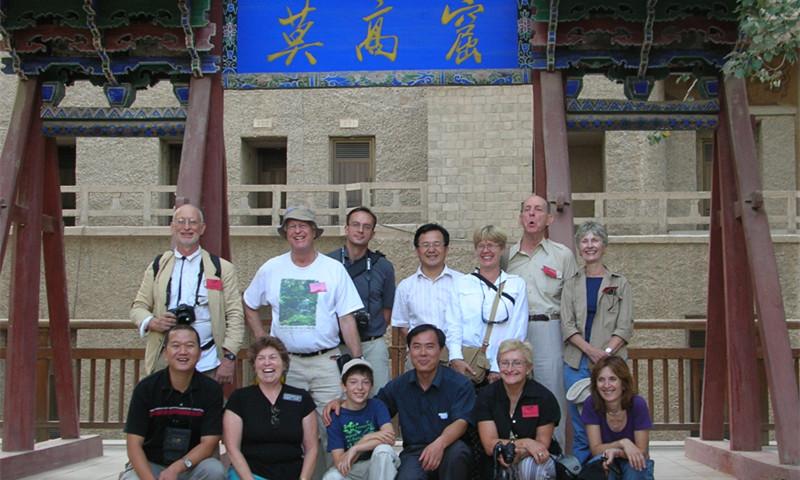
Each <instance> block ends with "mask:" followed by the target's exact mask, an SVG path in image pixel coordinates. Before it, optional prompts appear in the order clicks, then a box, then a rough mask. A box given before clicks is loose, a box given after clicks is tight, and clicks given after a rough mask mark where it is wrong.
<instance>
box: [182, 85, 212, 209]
mask: <svg viewBox="0 0 800 480" xmlns="http://www.w3.org/2000/svg"><path fill="white" fill-rule="evenodd" d="M210 104H211V77H209V76H206V77H203V78H194V77H193V78H192V79H191V81H190V82H189V110H188V112H187V113H186V115H187V116H186V130H185V132H184V134H183V149H182V150H181V166H180V169H179V170H178V185H177V187H176V191H175V206H176V207H178V206H181V205H184V204H187V203H191V204H193V205H197V206H199V205H202V198H203V197H202V194H203V192H202V188H203V171H204V170H203V168H204V166H205V156H206V138H207V135H208V122H209V118H208V115H209V108H210Z"/></svg>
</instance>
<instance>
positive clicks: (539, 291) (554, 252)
mask: <svg viewBox="0 0 800 480" xmlns="http://www.w3.org/2000/svg"><path fill="white" fill-rule="evenodd" d="M519 223H520V225H521V226H522V229H523V234H522V239H520V241H519V242H518V243H516V244H515V245H512V246H511V249H510V250H509V252H508V269H507V271H508V272H509V273H514V274H516V275H519V276H521V277H522V278H524V279H525V283H526V284H527V287H528V313H529V317H528V341H529V342H530V343H531V345H532V346H533V376H534V378H535V379H536V381H537V382H539V383H541V384H542V385H544V386H545V387H547V388H548V389H549V390H550V391H551V392H552V393H553V395H555V397H556V399H557V400H558V405H559V407H560V408H561V412H562V416H563V415H564V413H565V412H566V411H567V402H566V395H565V392H564V374H563V368H564V367H563V363H564V360H563V348H564V344H563V342H562V340H561V321H560V318H561V317H560V312H561V288H562V287H563V285H564V280H565V279H567V278H570V277H571V276H573V275H574V274H575V272H577V270H578V265H577V263H576V262H575V255H574V254H573V253H572V250H570V249H569V248H568V247H566V246H564V245H562V244H560V243H557V242H554V241H552V240H549V239H547V238H545V235H546V233H547V227H549V226H550V224H551V223H553V215H552V214H551V213H550V204H548V203H547V200H545V199H544V198H542V197H540V196H538V195H531V196H530V197H528V198H527V200H525V201H524V202H522V206H521V209H520V213H519ZM556 439H557V440H558V441H559V443H560V444H561V445H562V446H563V445H564V422H562V423H561V424H560V425H559V426H558V427H557V428H556Z"/></svg>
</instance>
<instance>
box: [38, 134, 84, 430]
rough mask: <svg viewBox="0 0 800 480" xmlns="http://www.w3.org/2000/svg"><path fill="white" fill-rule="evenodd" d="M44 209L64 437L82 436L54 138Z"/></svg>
mask: <svg viewBox="0 0 800 480" xmlns="http://www.w3.org/2000/svg"><path fill="white" fill-rule="evenodd" d="M42 188H43V190H44V200H43V201H44V204H43V212H44V215H45V219H46V220H47V225H45V228H44V232H43V234H42V237H43V238H42V242H43V245H44V273H45V283H46V286H47V306H48V311H49V314H50V344H51V345H52V348H53V374H54V376H55V383H56V407H57V409H58V421H59V430H60V434H61V438H78V437H80V426H79V418H78V405H77V402H76V399H75V383H74V381H73V376H72V354H71V352H70V349H71V348H72V345H71V338H70V337H71V335H70V329H69V301H68V296H67V268H66V261H65V255H64V220H63V218H62V216H61V188H60V182H59V179H58V150H57V147H56V142H55V139H53V138H48V139H47V141H46V144H45V173H44V182H43V187H42Z"/></svg>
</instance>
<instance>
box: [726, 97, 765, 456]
mask: <svg viewBox="0 0 800 480" xmlns="http://www.w3.org/2000/svg"><path fill="white" fill-rule="evenodd" d="M726 114H727V112H726V111H725V110H723V111H721V112H720V123H721V124H723V125H725V120H726V119H725V117H726ZM718 130H719V131H718V132H717V140H719V141H718V142H717V143H718V144H719V145H718V146H717V149H716V153H717V158H715V160H718V162H717V164H718V169H719V176H718V179H719V187H720V188H719V196H720V197H719V198H720V202H719V205H720V224H721V226H722V256H723V260H722V265H723V270H724V277H725V281H724V284H725V322H726V325H725V332H726V339H727V345H726V346H727V358H728V372H727V373H728V412H729V414H728V422H729V423H730V432H731V433H730V440H731V450H750V451H752V450H760V449H761V448H760V439H759V430H760V429H761V415H760V413H761V412H760V410H759V407H758V400H759V398H758V395H755V394H754V393H755V392H757V391H758V378H757V377H756V372H757V371H758V364H757V363H756V345H755V326H754V325H753V287H752V285H751V281H750V268H749V267H748V265H747V260H746V259H747V249H746V248H745V241H744V231H743V230H742V224H741V222H740V221H739V220H738V219H737V218H736V213H735V210H736V205H737V202H738V201H739V199H738V198H737V196H736V175H735V173H734V171H733V165H732V162H731V157H730V135H729V133H730V132H728V130H727V127H726V126H723V127H721V128H719V129H718ZM738 204H741V202H738Z"/></svg>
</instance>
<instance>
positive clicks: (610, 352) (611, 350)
mask: <svg viewBox="0 0 800 480" xmlns="http://www.w3.org/2000/svg"><path fill="white" fill-rule="evenodd" d="M605 352H606V353H607V354H609V355H611V354H612V353H614V349H613V348H611V347H606V350H605Z"/></svg>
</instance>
